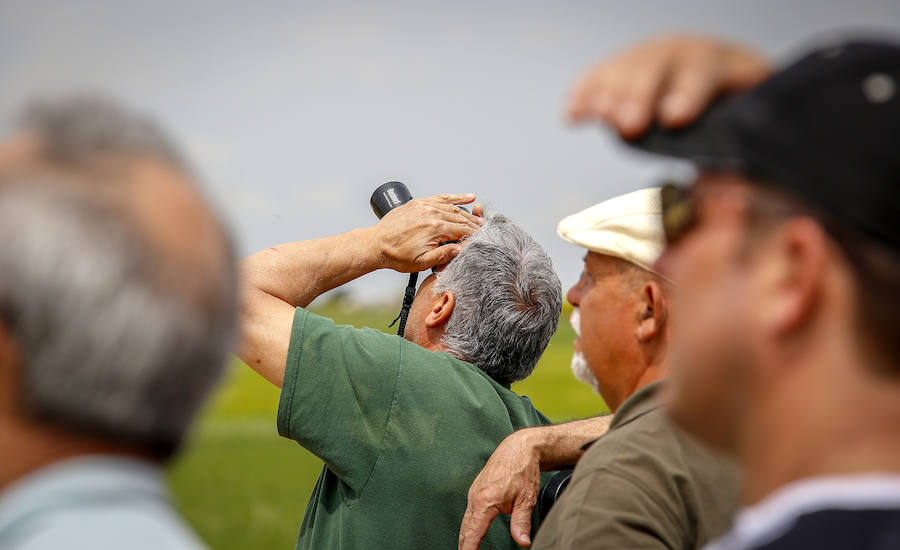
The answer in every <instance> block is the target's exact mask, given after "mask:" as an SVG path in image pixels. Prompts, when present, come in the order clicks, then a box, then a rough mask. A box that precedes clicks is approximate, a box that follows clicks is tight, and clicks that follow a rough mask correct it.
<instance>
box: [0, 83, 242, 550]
mask: <svg viewBox="0 0 900 550" xmlns="http://www.w3.org/2000/svg"><path fill="white" fill-rule="evenodd" d="M235 296H236V270H235V265H234V257H233V252H232V247H231V243H230V239H229V237H228V234H227V232H226V230H225V228H224V227H223V225H222V224H221V222H220V221H219V219H218V217H217V216H216V215H215V213H214V212H213V211H212V210H211V209H210V208H209V206H208V204H207V203H206V201H205V200H204V198H203V197H202V195H201V194H200V193H199V191H198V189H197V188H196V187H195V185H194V184H193V183H192V178H191V175H190V173H189V171H188V169H187V168H186V166H185V164H184V162H183V161H182V160H181V158H180V157H179V156H178V154H177V153H176V152H175V149H174V148H173V147H172V146H171V145H169V143H168V141H167V139H166V138H165V136H164V135H163V134H162V133H161V131H160V130H159V129H158V128H156V126H155V125H153V124H152V123H151V122H149V121H147V120H145V119H143V118H140V117H137V116H135V115H133V114H132V113H129V112H128V111H126V110H124V109H122V108H121V107H119V106H117V105H115V104H113V103H110V102H108V101H105V100H101V99H96V98H77V99H71V100H65V101H59V102H49V103H47V102H45V103H40V104H37V105H35V106H34V108H33V109H32V110H31V111H30V112H29V113H28V114H27V116H26V118H25V123H24V125H23V126H22V128H21V131H19V132H18V133H17V134H16V135H15V136H14V137H13V138H12V139H10V140H7V141H5V142H3V143H2V144H0V431H2V433H3V437H2V438H0V547H2V548H4V549H28V550H35V549H44V548H47V549H50V548H54V549H55V548H62V547H64V548H92V549H105V548H116V549H119V548H132V549H135V548H137V549H159V548H167V549H197V548H202V546H203V545H202V544H201V543H200V541H199V540H198V538H197V537H196V536H195V535H194V534H193V533H191V531H190V530H189V529H188V528H187V527H186V526H185V525H184V524H183V522H182V521H181V520H180V519H179V518H178V516H177V515H176V513H175V512H174V511H173V510H172V507H171V505H170V503H169V500H168V496H167V493H166V490H165V487H164V481H163V476H162V473H161V469H160V468H161V465H162V464H163V463H164V462H165V461H167V460H168V459H169V458H170V457H171V456H172V455H173V453H175V452H176V450H177V449H178V447H179V445H180V444H181V442H182V440H183V438H184V436H185V432H186V430H187V428H188V426H189V424H190V422H191V420H192V419H193V417H194V416H195V414H196V413H197V411H198V409H199V408H200V406H201V405H202V403H203V401H204V399H205V397H206V396H207V394H208V393H209V391H210V389H211V388H212V386H213V384H214V383H215V382H216V380H217V379H218V378H219V375H220V374H221V372H222V368H223V366H224V363H225V360H226V358H227V355H228V352H229V349H230V344H231V340H232V336H233V332H234V328H235V321H236V310H237V304H236V298H235Z"/></svg>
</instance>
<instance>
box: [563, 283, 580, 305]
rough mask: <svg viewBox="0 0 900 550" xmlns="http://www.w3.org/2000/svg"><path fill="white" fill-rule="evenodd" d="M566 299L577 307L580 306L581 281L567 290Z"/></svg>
mask: <svg viewBox="0 0 900 550" xmlns="http://www.w3.org/2000/svg"><path fill="white" fill-rule="evenodd" d="M566 300H568V301H569V303H570V304H572V305H573V306H575V307H578V305H579V302H580V301H581V281H578V282H577V283H575V284H574V285H573V286H572V288H570V289H569V291H568V292H566Z"/></svg>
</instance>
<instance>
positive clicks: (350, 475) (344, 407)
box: [278, 308, 550, 550]
mask: <svg viewBox="0 0 900 550" xmlns="http://www.w3.org/2000/svg"><path fill="white" fill-rule="evenodd" d="M549 423H550V422H549V420H547V418H546V417H545V416H544V415H542V414H541V413H540V412H538V411H537V410H536V409H535V408H534V406H533V405H532V404H531V401H530V400H529V399H528V398H527V397H522V396H519V395H516V394H515V393H513V392H512V391H510V390H509V389H508V388H506V387H504V386H502V385H500V384H498V383H496V382H494V381H493V380H492V379H491V378H489V377H488V376H487V375H486V374H484V372H482V371H481V370H480V369H478V368H477V367H475V366H474V365H472V364H470V363H466V362H463V361H459V360H457V359H454V358H453V357H451V356H450V355H447V354H446V353H442V352H432V351H428V350H426V349H424V348H422V347H419V346H417V345H415V344H413V343H411V342H408V341H406V340H404V339H402V338H400V337H398V336H391V335H387V334H383V333H381V332H378V331H376V330H372V329H356V328H353V327H349V326H335V324H334V323H333V322H332V321H331V320H330V319H326V318H324V317H320V316H318V315H315V314H313V313H310V312H308V311H306V310H305V309H302V308H297V311H296V313H295V315H294V325H293V328H292V332H291V344H290V348H289V351H288V360H287V365H286V368H285V373H284V382H283V385H282V390H281V399H280V402H279V404H278V433H279V434H281V435H282V436H284V437H288V438H290V439H293V440H295V441H297V442H298V443H300V444H301V445H303V446H304V447H305V448H306V449H308V450H310V451H311V452H312V453H313V454H315V455H316V456H318V457H319V458H321V459H322V460H323V461H324V462H325V467H324V469H323V470H322V474H321V475H320V476H319V480H318V482H317V483H316V487H315V489H314V491H313V494H312V497H311V498H310V501H309V504H308V505H307V507H306V514H305V516H304V518H303V524H302V526H301V527H300V536H299V539H298V540H297V548H298V549H299V548H310V549H316V550H322V549H332V548H365V549H377V548H385V549H407V548H409V549H432V548H437V549H440V548H456V545H457V541H458V537H459V525H460V522H461V521H462V516H463V513H464V512H465V509H466V495H467V492H468V489H469V485H471V483H472V481H473V480H474V479H475V476H476V475H478V472H479V471H480V470H481V468H482V467H483V466H484V464H485V462H487V459H488V458H489V457H490V456H491V453H492V452H493V451H494V449H495V448H496V447H497V445H498V444H499V443H500V442H501V441H502V440H503V438H505V437H506V436H507V435H509V434H510V433H511V432H512V431H513V430H516V429H519V428H523V427H526V426H534V425H541V424H549ZM482 548H487V549H491V548H517V546H516V545H515V543H514V542H513V541H512V539H511V538H510V535H509V520H508V518H502V519H498V520H497V521H494V523H493V525H492V526H491V528H490V531H489V532H488V534H487V536H486V537H485V542H484V544H483V545H482Z"/></svg>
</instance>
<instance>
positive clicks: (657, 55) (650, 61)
mask: <svg viewBox="0 0 900 550" xmlns="http://www.w3.org/2000/svg"><path fill="white" fill-rule="evenodd" d="M668 55H669V54H668V52H667V51H664V50H658V49H647V48H639V49H637V50H636V51H634V52H626V53H625V54H620V55H619V56H614V57H613V58H611V59H610V60H608V61H607V62H605V63H603V64H601V65H598V66H597V67H595V68H594V69H593V70H591V71H590V72H589V73H588V75H587V76H586V77H585V78H583V79H582V80H581V81H579V83H578V84H577V85H576V87H575V90H574V92H573V94H572V99H571V101H570V105H569V117H570V119H571V120H573V121H576V122H577V121H584V120H591V119H592V120H599V121H602V122H606V123H609V124H612V125H613V126H614V127H615V128H616V129H617V130H618V131H619V133H620V134H622V136H623V137H625V138H631V137H636V136H637V135H639V134H640V133H642V132H643V131H644V130H646V129H647V127H648V126H649V125H650V123H651V122H652V120H653V115H654V112H655V104H656V102H657V100H658V96H659V93H660V91H661V88H662V87H663V85H664V84H665V80H666V77H667V74H668V61H669V60H668ZM635 67H639V70H636V69H635Z"/></svg>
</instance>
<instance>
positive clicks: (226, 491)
mask: <svg viewBox="0 0 900 550" xmlns="http://www.w3.org/2000/svg"><path fill="white" fill-rule="evenodd" d="M316 311H317V312H318V313H321V314H323V315H326V316H328V317H331V318H332V319H334V320H335V321H336V322H338V323H339V324H352V325H356V326H370V327H374V328H380V329H383V330H386V331H390V329H387V324H388V323H389V322H390V321H391V320H392V319H393V317H394V315H395V314H396V312H395V311H393V310H377V309H362V310H357V311H351V310H349V309H348V308H345V307H340V306H338V305H332V306H326V307H323V308H318V309H316ZM569 311H570V310H569V309H568V308H567V309H566V310H565V311H564V312H563V320H562V321H561V322H560V327H559V330H558V331H557V332H556V334H555V335H554V336H553V339H552V340H551V341H550V345H549V346H548V347H547V351H546V353H545V354H544V356H543V358H542V359H541V361H540V363H539V364H538V366H537V368H536V369H535V372H534V374H533V375H532V376H531V377H530V378H529V379H528V380H526V381H524V382H521V383H519V384H516V385H514V386H513V390H515V391H516V392H517V393H520V394H524V395H528V396H529V397H531V399H532V400H533V402H534V404H535V406H537V408H538V409H540V410H541V411H542V412H543V413H544V414H546V415H547V416H549V417H550V418H552V419H553V420H555V421H565V420H570V419H574V418H584V417H587V416H593V415H596V414H600V413H603V412H606V408H605V406H604V405H603V403H602V401H601V400H600V398H599V397H597V396H596V395H595V394H594V393H593V392H592V391H591V390H590V389H589V388H587V387H586V386H585V385H583V384H581V383H579V382H578V381H576V380H575V378H574V377H573V376H572V373H571V371H570V369H569V361H570V359H571V356H572V340H573V338H574V333H573V331H572V328H571V327H570V326H569V323H568V316H569ZM277 403H278V389H277V388H275V387H274V386H272V385H271V384H269V383H268V382H266V381H265V380H263V379H262V378H261V377H260V376H258V375H257V374H256V373H255V372H253V371H252V370H250V369H249V368H248V367H247V366H246V365H244V364H243V363H241V362H240V361H238V360H235V361H234V364H233V365H232V366H231V368H230V369H229V372H228V374H227V376H226V378H225V380H224V381H223V383H222V385H221V386H220V389H219V391H218V393H217V394H216V396H215V397H214V398H213V399H212V401H211V403H210V406H209V408H208V410H207V411H206V412H205V413H204V415H203V418H202V419H201V421H200V422H199V423H198V425H197V426H196V428H195V429H194V432H193V434H192V436H191V438H190V441H189V443H188V445H187V447H186V449H185V451H184V452H183V453H182V454H181V455H180V457H179V458H178V459H177V460H176V461H175V463H174V464H173V465H172V467H171V468H170V473H169V480H170V486H171V488H172V492H173V494H174V496H175V499H176V501H177V505H178V507H179V509H180V510H181V511H182V513H183V514H184V515H185V517H186V518H187V519H188V521H189V522H190V523H191V524H192V525H193V526H194V528H195V529H196V530H197V531H198V532H199V533H200V536H201V537H203V538H204V539H205V540H206V541H207V543H208V544H209V545H210V546H212V547H213V548H216V549H217V550H231V549H234V550H237V549H241V550H246V549H248V548H253V549H263V550H268V549H290V548H293V547H294V543H295V542H296V538H297V533H298V532H299V529H300V521H301V519H302V517H303V512H304V510H305V508H306V502H307V500H308V498H309V495H310V494H311V492H312V489H313V485H314V484H315V481H316V478H317V477H318V475H319V471H320V470H321V468H322V462H321V461H320V460H319V459H317V458H316V457H314V456H312V455H311V454H310V453H308V452H307V451H306V450H304V449H303V448H302V447H300V446H299V445H297V444H296V443H294V442H292V441H288V440H286V439H283V438H281V437H279V436H278V435H277V433H276V430H275V409H276V406H277Z"/></svg>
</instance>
